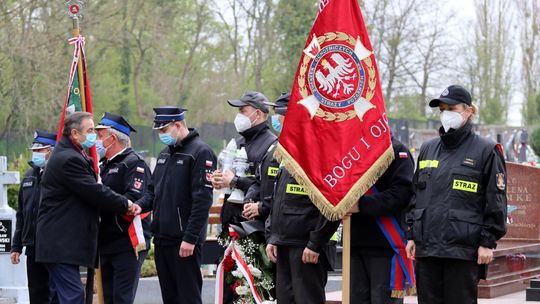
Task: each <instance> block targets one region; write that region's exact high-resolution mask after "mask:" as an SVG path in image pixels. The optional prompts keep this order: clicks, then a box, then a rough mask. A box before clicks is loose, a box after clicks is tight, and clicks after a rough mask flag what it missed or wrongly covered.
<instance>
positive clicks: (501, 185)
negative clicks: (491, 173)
mask: <svg viewBox="0 0 540 304" xmlns="http://www.w3.org/2000/svg"><path fill="white" fill-rule="evenodd" d="M495 176H496V178H497V188H498V189H499V190H501V191H504V189H506V182H505V181H504V173H497V174H496V175H495Z"/></svg>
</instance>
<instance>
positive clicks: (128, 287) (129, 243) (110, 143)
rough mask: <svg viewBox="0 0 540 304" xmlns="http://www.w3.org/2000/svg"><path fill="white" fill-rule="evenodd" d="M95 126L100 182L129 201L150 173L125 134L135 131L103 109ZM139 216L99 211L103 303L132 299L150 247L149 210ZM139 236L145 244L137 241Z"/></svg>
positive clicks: (140, 190)
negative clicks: (139, 218) (99, 160)
mask: <svg viewBox="0 0 540 304" xmlns="http://www.w3.org/2000/svg"><path fill="white" fill-rule="evenodd" d="M96 129H97V130H98V140H97V141H96V148H97V151H98V154H99V156H100V158H101V160H102V163H101V166H100V175H101V180H102V182H103V184H104V185H107V186H109V187H110V188H111V189H112V190H114V191H115V192H117V193H120V194H122V195H123V196H125V197H127V198H128V199H130V200H132V201H136V200H138V199H140V198H141V197H142V195H143V194H144V192H145V191H146V189H147V187H148V184H149V183H150V182H151V172H150V168H148V166H147V165H146V163H145V162H144V159H143V157H142V156H141V155H139V154H137V153H136V152H135V150H133V149H132V148H131V141H130V139H129V136H130V134H131V132H137V131H136V130H135V129H134V128H133V127H132V126H131V125H130V124H129V123H128V122H127V120H125V119H124V118H123V117H122V116H120V115H115V114H111V113H107V112H105V114H104V115H103V118H101V121H100V122H99V124H98V125H97V126H96ZM141 218H143V219H142V226H141V225H140V222H139V221H138V220H134V218H133V217H132V216H126V215H124V214H119V213H115V212H111V211H108V210H101V222H100V225H99V241H98V249H99V256H100V265H101V275H102V279H103V295H104V298H105V303H115V304H123V303H126V304H131V303H133V301H134V298H135V293H136V291H137V285H138V282H139V275H140V270H141V266H142V263H143V262H144V259H145V258H146V255H147V253H148V249H150V217H149V213H144V214H142V215H141ZM143 231H144V235H141V233H142V232H143ZM130 235H132V236H134V235H136V236H137V238H135V237H134V238H130ZM143 237H144V239H145V241H146V242H145V244H142V243H139V240H140V239H142V238H143Z"/></svg>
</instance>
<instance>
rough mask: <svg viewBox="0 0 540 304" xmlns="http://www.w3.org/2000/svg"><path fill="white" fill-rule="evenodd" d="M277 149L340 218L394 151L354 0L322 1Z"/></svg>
mask: <svg viewBox="0 0 540 304" xmlns="http://www.w3.org/2000/svg"><path fill="white" fill-rule="evenodd" d="M275 156H276V157H277V158H278V159H279V160H281V161H282V164H283V165H284V166H285V168H287V169H288V170H289V172H291V174H292V175H293V176H294V177H295V178H296V180H297V181H298V183H300V184H301V185H303V186H304V187H305V190H306V192H307V193H308V195H309V196H310V198H311V200H312V201H313V203H314V204H315V205H316V206H317V207H318V208H319V210H320V211H321V213H322V214H324V215H325V216H326V217H327V218H328V219H330V220H337V219H339V218H341V217H343V215H345V214H346V213H347V211H348V210H349V209H350V208H351V206H352V205H353V204H355V203H356V202H358V199H359V198H360V197H361V196H362V195H363V194H364V193H365V192H366V191H367V190H368V189H369V188H370V187H371V186H372V185H373V184H374V183H375V182H376V181H377V179H378V178H379V177H380V176H381V175H382V174H383V173H384V171H385V170H386V169H387V168H388V166H389V164H390V163H391V162H392V160H393V157H394V152H393V149H392V143H391V138H390V128H389V126H388V119H387V117H386V109H385V106H384V99H383V95H382V91H381V84H380V80H379V73H378V70H377V65H376V62H375V56H374V54H373V52H372V46H371V42H370V40H369V37H368V33H367V30H366V26H365V24H364V19H363V18H362V13H361V12H360V7H359V6H358V1H357V0H322V1H321V3H320V4H319V15H318V16H317V19H316V20H315V24H314V25H313V28H312V30H311V33H310V34H309V36H308V40H307V42H306V46H305V48H304V52H303V54H302V57H301V59H300V63H299V65H298V70H297V72H296V78H295V82H294V85H293V88H292V92H291V99H290V101H289V107H288V109H287V115H286V117H285V122H284V125H283V131H282V133H281V136H280V139H279V145H278V148H277V149H276V154H275Z"/></svg>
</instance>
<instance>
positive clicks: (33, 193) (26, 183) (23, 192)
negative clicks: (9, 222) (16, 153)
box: [11, 162, 42, 254]
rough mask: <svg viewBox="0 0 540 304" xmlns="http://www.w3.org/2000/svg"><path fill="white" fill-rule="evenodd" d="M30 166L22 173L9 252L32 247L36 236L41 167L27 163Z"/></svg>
mask: <svg viewBox="0 0 540 304" xmlns="http://www.w3.org/2000/svg"><path fill="white" fill-rule="evenodd" d="M29 164H30V166H31V167H32V168H30V169H28V171H26V173H25V174H24V178H23V180H22V182H21V187H20V188H19V205H18V207H17V224H16V226H15V234H14V235H13V245H12V246H11V252H18V253H21V252H22V248H23V247H24V246H27V251H26V253H27V254H28V253H29V252H28V247H33V246H34V244H35V237H36V220H37V212H38V208H39V196H40V183H41V175H42V171H41V168H39V167H36V166H34V164H33V163H32V162H30V163H29Z"/></svg>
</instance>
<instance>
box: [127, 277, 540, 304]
mask: <svg viewBox="0 0 540 304" xmlns="http://www.w3.org/2000/svg"><path fill="white" fill-rule="evenodd" d="M214 285H215V280H214V279H213V278H205V279H204V283H203V291H202V294H203V303H204V304H213V303H214V289H215V288H214ZM340 290H341V276H330V277H329V280H328V284H327V285H326V291H327V292H328V293H329V296H332V295H335V294H336V292H337V293H339V291H340ZM158 303H161V293H160V291H159V283H158V281H157V278H145V279H141V281H140V283H139V290H138V292H137V298H136V299H135V304H158ZM417 303H418V302H417V300H416V297H406V298H405V304H417ZM527 303H531V304H532V303H536V302H526V301H525V291H522V292H517V293H513V294H509V295H506V296H502V297H499V298H495V299H479V300H478V304H527Z"/></svg>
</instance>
